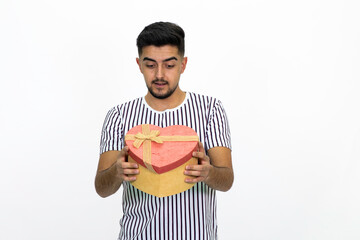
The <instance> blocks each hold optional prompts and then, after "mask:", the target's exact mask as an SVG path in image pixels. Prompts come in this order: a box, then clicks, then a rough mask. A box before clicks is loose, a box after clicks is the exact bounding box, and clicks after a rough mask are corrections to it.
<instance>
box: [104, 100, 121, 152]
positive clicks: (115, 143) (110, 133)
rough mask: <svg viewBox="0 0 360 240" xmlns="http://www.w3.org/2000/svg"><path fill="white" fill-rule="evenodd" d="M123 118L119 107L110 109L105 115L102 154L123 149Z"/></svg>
mask: <svg viewBox="0 0 360 240" xmlns="http://www.w3.org/2000/svg"><path fill="white" fill-rule="evenodd" d="M121 126H122V120H121V115H120V111H119V109H118V107H114V108H112V109H110V110H109V111H108V113H107V115H106V117H105V121H104V125H103V128H102V132H101V140H100V154H102V153H104V152H107V151H120V150H121V149H122V142H123V139H122V138H123V137H122V133H121V132H122V131H121Z"/></svg>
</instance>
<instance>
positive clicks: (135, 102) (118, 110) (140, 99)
mask: <svg viewBox="0 0 360 240" xmlns="http://www.w3.org/2000/svg"><path fill="white" fill-rule="evenodd" d="M142 103H143V97H138V98H135V99H132V100H129V101H126V102H124V103H121V104H118V105H116V106H113V107H112V108H110V110H109V111H108V114H109V113H115V114H121V113H123V112H124V111H126V110H127V109H129V108H131V107H132V106H134V105H138V104H142Z"/></svg>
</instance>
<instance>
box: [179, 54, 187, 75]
mask: <svg viewBox="0 0 360 240" xmlns="http://www.w3.org/2000/svg"><path fill="white" fill-rule="evenodd" d="M187 60H188V59H187V57H183V59H182V60H181V73H183V72H184V71H185V68H186V64H187Z"/></svg>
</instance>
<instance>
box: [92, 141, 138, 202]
mask: <svg viewBox="0 0 360 240" xmlns="http://www.w3.org/2000/svg"><path fill="white" fill-rule="evenodd" d="M128 151H129V148H128V147H127V146H125V147H124V148H123V149H122V150H121V151H107V152H104V153H103V154H101V155H100V159H99V164H98V169H97V173H96V177H95V188H96V192H97V193H98V194H99V195H100V196H101V197H107V196H110V195H112V194H114V193H115V192H116V191H117V190H118V189H119V188H120V186H121V184H122V182H123V181H130V182H131V181H135V180H136V175H137V174H139V168H138V167H139V166H138V164H136V163H130V162H127V161H126V159H127V156H128Z"/></svg>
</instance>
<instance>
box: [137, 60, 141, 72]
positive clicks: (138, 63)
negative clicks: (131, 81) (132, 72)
mask: <svg viewBox="0 0 360 240" xmlns="http://www.w3.org/2000/svg"><path fill="white" fill-rule="evenodd" d="M136 63H137V65H138V66H139V69H140V72H141V73H142V70H141V63H140V59H139V58H136Z"/></svg>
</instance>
